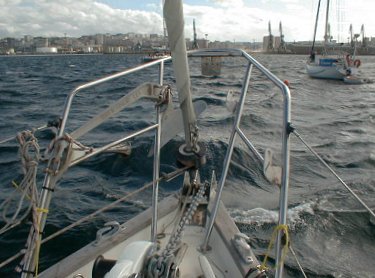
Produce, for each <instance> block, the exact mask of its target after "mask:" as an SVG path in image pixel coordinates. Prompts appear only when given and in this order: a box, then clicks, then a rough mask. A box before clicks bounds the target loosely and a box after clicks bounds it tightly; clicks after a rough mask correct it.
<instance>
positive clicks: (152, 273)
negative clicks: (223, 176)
mask: <svg viewBox="0 0 375 278" xmlns="http://www.w3.org/2000/svg"><path fill="white" fill-rule="evenodd" d="M192 186H193V187H196V186H199V190H198V191H197V192H196V194H195V196H194V197H193V198H192V200H191V203H190V206H189V208H188V210H187V211H186V212H185V213H184V215H183V216H182V218H181V220H180V222H179V224H178V225H177V229H176V230H175V232H174V233H173V235H171V237H170V238H169V241H168V243H167V245H166V246H165V249H164V250H163V251H162V252H161V253H160V254H155V255H154V256H153V257H152V258H151V259H150V260H149V262H148V264H147V266H146V267H147V273H148V276H147V277H153V278H156V277H166V278H167V277H168V278H169V277H178V270H177V266H176V265H174V259H175V253H176V252H177V251H178V249H179V248H180V246H181V240H182V235H183V232H184V230H185V226H186V224H188V223H189V222H190V221H191V220H192V218H193V215H194V213H195V212H196V210H197V208H198V204H199V200H201V199H202V198H203V195H204V193H205V190H206V186H207V184H201V185H199V184H197V183H196V179H195V180H194V181H193V183H192Z"/></svg>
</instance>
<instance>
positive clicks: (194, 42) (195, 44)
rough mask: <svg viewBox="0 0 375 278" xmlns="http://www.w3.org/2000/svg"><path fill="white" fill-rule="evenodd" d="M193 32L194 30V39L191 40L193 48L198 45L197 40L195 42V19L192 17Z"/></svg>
mask: <svg viewBox="0 0 375 278" xmlns="http://www.w3.org/2000/svg"><path fill="white" fill-rule="evenodd" d="M193 32H194V40H193V46H192V48H193V49H198V48H199V46H198V42H197V32H196V30H195V19H193Z"/></svg>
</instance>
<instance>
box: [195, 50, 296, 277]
mask: <svg viewBox="0 0 375 278" xmlns="http://www.w3.org/2000/svg"><path fill="white" fill-rule="evenodd" d="M205 54H206V55H205ZM190 56H195V57H202V56H218V57H243V58H245V59H246V60H247V61H248V66H247V71H246V74H245V78H244V81H243V85H242V92H241V96H240V103H239V106H238V108H237V113H236V119H235V122H234V126H233V130H232V133H231V137H230V139H229V144H228V149H227V153H226V156H225V160H224V168H223V173H222V175H221V177H220V181H219V184H218V189H217V194H216V198H215V201H214V208H213V211H212V212H211V217H210V219H209V223H208V226H207V230H206V235H205V239H204V241H203V243H202V246H201V248H202V250H207V249H208V242H209V238H210V235H211V232H212V228H213V225H214V222H215V218H216V214H217V211H218V208H219V202H220V198H221V194H222V191H223V188H224V184H225V181H226V177H227V172H228V169H229V164H230V161H231V157H232V152H233V147H234V142H235V139H236V137H237V134H238V135H240V138H241V139H242V140H243V141H244V142H245V144H246V145H247V146H248V147H249V148H250V150H252V151H253V152H254V153H255V155H256V157H257V158H258V159H260V160H263V158H262V156H261V155H260V154H259V152H258V151H257V150H256V149H255V147H254V146H253V145H252V143H251V142H250V140H248V139H247V137H246V136H245V134H243V132H242V131H241V129H240V127H239V123H240V121H241V116H242V110H243V105H244V100H245V97H246V95H247V91H248V86H249V83H250V77H251V71H252V68H253V66H254V67H255V68H257V69H258V70H259V71H260V72H261V73H262V74H263V75H264V76H265V77H267V78H268V79H269V80H270V81H271V82H272V83H273V84H275V85H276V86H277V87H279V88H280V91H281V93H282V96H283V102H284V103H283V127H282V147H281V148H282V177H281V179H282V180H281V190H280V197H279V207H280V208H279V220H278V224H279V225H285V224H286V219H287V210H288V188H289V156H290V146H289V130H288V129H289V124H290V121H291V97H290V92H289V88H288V87H287V86H286V85H285V84H284V82H282V81H281V80H280V79H279V78H277V77H276V76H275V75H274V74H272V73H271V72H270V71H269V70H268V69H267V68H265V67H264V66H263V65H261V64H260V63H259V62H258V61H256V60H255V59H254V58H253V57H252V56H250V55H249V54H248V53H246V52H245V51H243V50H236V49H230V50H225V49H215V50H201V51H194V52H191V53H190ZM282 236H283V231H282V230H280V231H279V232H278V237H277V242H276V265H277V267H276V277H282V275H283V261H282V258H281V255H282V243H281V238H282Z"/></svg>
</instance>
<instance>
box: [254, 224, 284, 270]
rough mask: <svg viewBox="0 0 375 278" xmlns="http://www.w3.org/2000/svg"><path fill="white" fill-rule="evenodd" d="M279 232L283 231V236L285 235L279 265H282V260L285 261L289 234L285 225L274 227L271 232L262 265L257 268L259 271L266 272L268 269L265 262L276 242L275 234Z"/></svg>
mask: <svg viewBox="0 0 375 278" xmlns="http://www.w3.org/2000/svg"><path fill="white" fill-rule="evenodd" d="M279 231H284V235H285V242H284V247H283V250H282V255H281V260H280V264H283V263H284V259H285V256H286V253H287V252H288V246H289V232H288V226H287V225H285V224H281V225H278V226H276V227H275V229H274V230H273V232H272V236H271V240H270V243H269V244H268V248H267V253H266V255H265V257H264V260H263V263H262V264H261V265H260V266H259V270H261V271H266V270H267V269H268V268H267V266H266V264H267V260H268V257H269V253H270V252H271V249H272V247H273V245H274V243H275V241H276V238H277V234H278V232H279Z"/></svg>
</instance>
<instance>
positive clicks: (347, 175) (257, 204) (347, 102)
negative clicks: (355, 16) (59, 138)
mask: <svg viewBox="0 0 375 278" xmlns="http://www.w3.org/2000/svg"><path fill="white" fill-rule="evenodd" d="M255 58H256V59H258V60H259V61H260V62H261V63H262V64H263V65H264V66H266V67H267V68H268V69H269V70H270V71H271V72H272V73H274V74H276V75H277V76H278V77H279V78H280V79H281V80H288V81H289V82H290V88H291V94H292V122H293V124H294V126H295V127H296V130H297V131H298V132H299V134H301V136H302V137H303V138H304V139H305V140H306V141H307V142H308V143H309V144H310V145H311V146H312V147H313V148H314V149H315V150H316V151H317V152H318V153H319V154H321V156H322V157H323V159H324V160H325V161H326V162H327V163H328V164H329V165H330V166H331V167H332V168H333V169H334V170H335V171H336V172H337V173H338V174H339V175H340V176H341V178H342V179H343V180H344V181H345V182H346V183H347V184H348V185H349V186H350V187H351V188H352V189H353V190H354V191H355V192H356V193H357V194H358V195H359V196H360V197H361V198H362V199H363V200H364V201H365V202H366V203H367V204H368V205H369V206H370V207H371V208H372V209H374V208H375V169H374V166H375V151H374V146H375V119H374V115H375V84H374V83H372V84H363V85H346V84H343V83H342V82H340V81H330V80H315V79H311V78H309V77H308V76H307V75H306V73H305V70H304V62H305V59H306V57H304V56H296V55H265V54H257V55H255ZM360 58H361V60H362V66H361V72H362V74H363V75H364V76H366V77H368V78H370V79H375V57H371V56H367V57H365V56H364V57H360ZM140 62H141V56H137V55H78V56H24V57H0V111H1V121H0V130H1V132H0V141H1V140H3V139H5V138H9V137H12V136H14V135H15V134H16V133H17V132H19V131H22V130H25V129H31V128H36V127H39V126H42V125H44V124H45V123H46V122H47V121H49V120H52V119H55V118H56V117H59V116H61V113H62V109H63V105H64V102H65V97H66V96H67V94H68V93H69V92H70V91H72V90H73V89H74V88H75V87H77V86H78V85H81V84H83V83H85V82H88V81H91V80H94V79H97V78H99V77H102V76H106V75H109V74H111V73H115V72H118V71H121V70H124V69H126V68H128V67H131V66H134V65H137V64H139V63H140ZM223 64H224V66H223V68H222V74H221V75H220V76H219V77H211V78H207V77H204V76H202V75H201V73H200V70H199V65H200V60H193V61H192V62H191V63H190V67H191V73H192V79H191V82H192V92H193V98H194V99H195V100H197V99H200V100H204V101H205V102H206V103H207V104H208V107H207V109H206V110H205V111H204V112H203V113H202V115H201V116H200V117H199V122H198V124H199V127H200V129H199V131H200V138H201V139H202V140H203V141H204V142H205V144H206V146H207V158H208V163H207V165H206V166H205V167H204V169H202V172H201V175H202V178H203V179H209V177H210V173H211V171H212V170H213V169H217V171H216V173H220V170H221V168H222V161H223V158H224V156H225V152H226V146H227V142H228V139H229V136H230V130H231V129H230V127H231V124H232V122H233V118H234V117H233V114H232V113H230V112H229V111H228V110H227V109H226V105H225V99H226V94H227V92H228V91H229V90H233V91H234V92H235V95H238V94H236V93H239V91H240V88H241V84H242V76H243V73H244V71H245V69H246V65H245V64H244V63H243V62H241V61H240V60H239V59H237V58H236V59H234V60H233V61H232V60H224V61H223ZM150 80H151V81H153V82H157V81H158V75H157V68H155V69H149V70H146V71H145V72H144V73H143V74H141V75H139V74H137V75H134V74H133V75H131V76H129V77H128V78H122V79H118V80H116V81H114V82H112V83H111V84H110V85H102V86H100V87H97V88H95V89H90V90H88V91H85V93H82V94H79V95H78V96H77V98H76V99H75V101H74V103H73V109H72V112H71V114H70V116H69V121H68V126H67V128H68V131H72V130H73V129H74V128H75V127H77V126H78V125H79V124H80V123H82V122H85V121H87V120H88V119H89V118H90V116H91V115H93V114H94V113H95V112H97V111H98V110H100V109H104V108H105V107H106V105H107V104H109V103H112V102H113V101H115V100H116V99H118V98H120V97H121V96H123V95H124V94H126V92H127V91H129V89H131V88H133V87H134V86H137V85H138V84H141V83H142V82H145V81H150ZM165 82H166V83H168V84H171V85H172V87H174V79H173V73H172V67H171V66H170V65H167V66H166V75H165ZM174 99H175V101H176V102H177V93H175V94H174ZM152 106H153V105H152V104H150V103H147V102H142V103H140V104H136V105H133V106H132V107H130V108H129V110H130V113H129V112H126V111H124V112H121V113H120V114H119V115H118V116H115V117H113V118H112V119H111V120H110V121H109V123H107V124H104V125H102V126H99V127H98V128H97V129H95V130H94V131H93V133H92V134H91V135H87V136H85V137H84V138H82V142H83V143H85V144H87V145H90V146H98V144H99V143H98V142H109V141H110V140H111V139H118V138H121V137H123V136H125V135H126V134H128V133H129V132H131V131H134V130H137V129H139V128H141V127H143V126H145V124H148V123H150V122H152V121H153V119H154V118H153V115H152V114H148V113H147V111H148V110H149V109H150V108H152ZM281 108H282V98H281V96H280V94H279V91H278V89H277V88H275V87H274V86H273V85H272V84H271V83H270V82H269V81H267V80H265V78H264V77H263V76H262V75H261V74H259V72H257V71H256V70H254V71H253V74H252V78H251V82H250V89H249V96H248V98H247V100H246V107H245V110H244V114H243V117H242V121H241V128H242V129H243V130H244V132H245V133H246V134H247V135H248V136H249V137H250V139H251V140H252V141H253V143H254V145H255V146H256V147H257V148H258V149H259V150H260V151H261V152H262V153H263V152H264V150H265V149H266V148H269V147H271V148H272V149H273V150H274V153H275V160H276V162H275V163H277V162H278V161H279V160H280V159H279V154H280V150H279V149H280V143H279V141H280V137H281V133H280V126H281V125H280V123H281V110H280V109H281ZM38 137H39V139H40V141H39V143H40V145H41V148H42V149H43V148H45V147H46V146H47V144H48V142H49V139H50V138H51V133H50V132H46V131H44V132H39V133H38ZM152 138H153V134H152V133H150V134H146V135H144V136H141V137H140V138H137V139H135V140H132V142H131V144H132V147H133V150H132V154H131V156H130V157H124V156H122V155H119V154H104V155H100V156H98V157H96V158H94V159H90V160H89V161H87V162H84V163H82V164H81V165H77V166H75V167H73V168H72V169H71V171H69V172H68V173H67V174H66V175H65V176H64V178H63V180H62V181H61V183H60V184H59V185H58V188H57V190H56V191H55V193H54V195H53V201H52V206H51V209H50V213H49V218H48V222H47V226H46V234H47V235H48V234H51V233H53V232H55V231H57V230H59V229H61V228H63V227H65V226H67V225H69V224H71V223H72V222H74V221H76V220H78V219H80V218H81V217H83V216H84V215H87V214H89V213H91V212H93V211H95V210H96V209H97V208H99V207H101V206H103V205H106V204H109V203H111V202H113V201H114V200H116V199H117V198H118V197H119V196H123V195H124V194H126V193H128V192H131V191H132V190H134V189H136V188H139V187H140V186H141V185H143V184H144V183H145V182H148V181H149V180H151V179H152V167H151V165H152V158H147V154H148V151H149V148H150V147H151V141H152ZM182 140H183V139H182V137H181V136H179V137H177V138H175V139H173V140H172V141H171V142H169V143H168V144H167V145H166V146H165V147H164V148H163V149H162V154H161V171H163V172H170V171H173V170H174V169H175V168H176V165H175V159H174V153H175V150H176V148H177V147H178V146H179V145H180V144H181V142H182ZM17 151H18V145H17V142H16V141H15V140H11V141H9V142H6V143H3V144H1V145H0V192H1V194H0V201H3V200H4V199H6V198H7V197H8V196H9V195H10V194H11V192H12V191H13V190H14V189H13V188H12V185H11V182H12V180H15V181H19V180H20V179H21V177H22V170H21V167H20V162H19V157H18V153H17ZM147 166H150V167H147ZM42 169H43V165H40V171H39V174H40V175H39V178H38V186H40V185H41V183H42V180H43V174H42ZM261 169H262V166H260V165H258V163H257V161H256V159H254V156H253V155H252V154H251V153H249V152H248V151H247V149H246V147H245V145H244V144H243V143H240V142H239V141H238V142H237V144H236V148H235V150H234V160H233V162H232V164H231V167H230V170H229V175H228V181H227V184H226V186H225V192H224V196H223V199H224V202H225V204H226V205H227V207H228V209H229V211H230V213H231V215H232V217H233V218H234V219H235V221H236V222H237V224H238V226H239V228H240V229H241V231H242V232H244V233H246V234H247V235H249V236H250V238H251V244H252V246H253V248H254V251H255V253H256V255H257V256H258V258H259V259H262V258H263V255H264V253H265V252H266V250H267V247H268V243H269V240H270V238H271V234H272V231H273V229H274V227H275V223H276V222H277V207H278V188H276V187H275V186H272V185H270V184H269V183H268V182H267V181H265V180H264V178H263V175H262V171H261ZM217 178H218V179H219V178H220V176H218V177H217ZM180 182H181V180H176V181H174V182H172V184H163V183H162V184H161V190H160V193H161V195H162V196H165V195H167V194H168V193H170V192H172V191H175V190H178V188H179V184H180ZM150 196H151V191H146V192H145V193H144V194H141V195H137V196H136V197H134V198H133V199H132V200H131V201H129V202H126V203H124V204H122V205H121V206H119V207H117V208H115V209H112V210H110V211H108V212H105V213H102V214H100V215H99V216H98V217H96V218H95V219H94V220H93V221H92V222H90V223H84V224H83V225H81V226H80V227H78V228H75V229H73V230H71V231H69V232H68V233H66V234H64V235H62V236H60V237H58V238H57V239H55V240H54V241H52V242H49V243H47V244H45V245H43V247H42V249H41V268H42V269H43V268H46V267H47V266H48V265H50V264H52V263H54V262H56V261H58V260H60V259H61V258H62V257H64V256H65V255H66V254H69V253H71V252H73V251H74V250H76V249H77V248H79V247H81V246H83V245H85V244H86V243H88V242H90V241H92V240H94V239H95V234H96V231H97V230H98V229H99V228H101V227H102V226H103V224H104V223H105V222H108V221H111V220H117V221H119V222H123V221H126V220H127V219H129V218H130V217H132V216H134V215H135V214H137V213H138V212H140V211H142V210H143V209H145V208H147V207H149V206H150V204H151V201H150ZM288 217H289V220H288V221H289V227H290V235H291V244H292V246H293V249H294V250H295V252H296V254H297V256H298V258H299V260H300V262H301V264H302V266H303V267H304V270H305V272H306V274H307V276H308V277H375V274H374V273H375V265H374V256H373V254H374V253H375V240H374V239H375V220H374V219H371V218H370V215H369V213H368V212H366V211H365V210H364V209H363V208H362V207H361V205H360V204H358V202H356V201H355V200H354V198H353V197H351V195H350V194H349V193H348V191H347V190H346V189H345V188H344V187H343V186H342V185H341V184H340V183H339V182H338V181H337V179H336V178H335V177H333V176H332V175H331V174H330V173H329V172H328V170H326V169H325V168H324V167H323V166H322V165H321V164H319V162H318V161H317V159H316V158H314V157H313V156H312V155H311V154H310V152H309V151H308V150H307V149H306V148H305V147H304V146H303V145H302V144H301V143H300V141H299V140H298V139H297V138H296V137H295V136H294V135H293V134H292V135H291V169H290V190H289V210H288ZM0 224H1V225H3V222H0ZM28 229H29V223H25V224H24V225H22V226H20V227H17V228H15V229H14V230H13V231H12V232H7V233H6V234H4V235H2V236H1V237H0V246H1V248H0V262H1V261H3V260H5V259H6V258H8V257H10V256H11V255H13V254H15V253H16V252H17V251H18V250H19V249H21V248H22V247H23V245H24V243H25V240H26V236H27V231H28ZM272 257H273V255H272V254H271V263H272ZM285 264H286V276H287V277H302V275H301V273H300V272H299V270H298V267H297V264H296V262H295V260H294V258H293V256H291V254H289V255H288V257H287V258H286V260H285ZM14 266H15V265H10V266H9V267H7V268H5V269H2V270H0V276H1V277H17V276H16V274H14V273H13V272H12V268H14Z"/></svg>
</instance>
